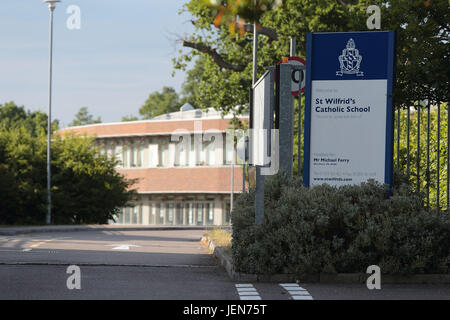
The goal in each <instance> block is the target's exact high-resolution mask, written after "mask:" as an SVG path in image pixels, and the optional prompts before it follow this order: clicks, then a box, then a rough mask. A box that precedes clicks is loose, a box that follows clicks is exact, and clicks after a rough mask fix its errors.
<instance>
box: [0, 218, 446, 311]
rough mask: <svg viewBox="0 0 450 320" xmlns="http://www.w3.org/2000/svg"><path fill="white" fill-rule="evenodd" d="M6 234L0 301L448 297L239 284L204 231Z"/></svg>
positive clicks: (428, 292) (387, 288)
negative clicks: (75, 271)
mask: <svg viewBox="0 0 450 320" xmlns="http://www.w3.org/2000/svg"><path fill="white" fill-rule="evenodd" d="M4 229H5V228H0V231H4ZM7 229H9V231H13V232H11V233H10V234H7V235H5V233H3V235H0V299H2V300H53V299H63V300H73V299H76V300H78V299H83V300H85V299H88V300H98V299H107V300H117V299H121V300H128V299H133V300H136V299H138V300H216V301H217V300H227V301H228V300H230V301H232V300H234V301H237V300H248V299H251V300H286V301H287V300H291V301H292V300H398V299H402V300H405V299H406V300H418V299H420V300H429V299H433V300H450V286H448V285H423V284H417V285H412V284H410V285H388V284H382V288H381V290H368V289H367V287H366V286H365V285H364V284H321V283H318V284H317V283H316V284H314V283H298V284H297V283H261V282H257V283H248V282H246V283H240V282H236V281H233V280H231V279H230V278H229V277H228V275H227V273H226V271H225V269H224V268H223V267H221V266H219V265H218V264H217V261H216V260H215V259H214V258H213V257H212V255H211V254H209V253H208V251H207V249H206V248H205V247H204V246H203V245H202V244H201V243H200V239H201V237H202V236H203V235H204V234H205V233H206V230H205V229H204V228H145V227H139V228H132V227H120V226H107V227H104V226H96V227H91V226H89V227H88V228H87V229H83V230H78V229H75V228H72V229H71V228H69V227H67V226H61V227H57V226H52V228H48V227H47V228H46V227H41V229H39V227H33V231H32V232H31V231H30V230H25V231H27V232H23V231H24V230H23V228H7ZM69 266H78V267H79V270H80V273H79V283H80V289H76V288H75V289H69V287H68V283H69V282H70V281H71V279H72V280H73V278H72V276H73V275H74V274H73V273H71V272H69V273H68V271H69V270H68V267H69ZM292 302H294V301H292Z"/></svg>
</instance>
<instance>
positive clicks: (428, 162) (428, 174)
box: [427, 100, 430, 208]
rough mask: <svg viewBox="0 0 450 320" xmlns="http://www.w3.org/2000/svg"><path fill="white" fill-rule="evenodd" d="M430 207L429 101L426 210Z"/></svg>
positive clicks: (428, 114) (428, 115)
mask: <svg viewBox="0 0 450 320" xmlns="http://www.w3.org/2000/svg"><path fill="white" fill-rule="evenodd" d="M429 207H430V100H428V104H427V208H429Z"/></svg>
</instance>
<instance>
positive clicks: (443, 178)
mask: <svg viewBox="0 0 450 320" xmlns="http://www.w3.org/2000/svg"><path fill="white" fill-rule="evenodd" d="M448 119H449V106H448V102H445V103H442V102H437V101H418V102H416V103H415V104H414V105H413V106H408V107H403V108H398V109H397V110H396V113H395V123H396V125H395V126H394V128H395V129H394V130H395V132H394V137H395V141H394V150H395V153H394V165H395V167H396V169H397V170H400V171H403V172H404V173H406V175H407V177H408V179H409V180H410V182H411V183H412V184H413V185H414V186H415V189H416V191H421V192H424V193H425V194H426V206H427V207H430V208H439V209H445V210H447V211H448V208H449V172H450V171H449V163H450V162H449V137H450V134H449V132H450V131H449V125H448Z"/></svg>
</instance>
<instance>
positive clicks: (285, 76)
mask: <svg viewBox="0 0 450 320" xmlns="http://www.w3.org/2000/svg"><path fill="white" fill-rule="evenodd" d="M279 71H280V72H279V73H278V74H277V81H278V79H279V82H277V84H279V87H280V88H279V96H278V99H279V115H280V117H279V128H280V134H279V139H280V140H279V141H280V143H279V154H280V162H279V167H280V170H282V171H284V172H285V173H286V174H287V175H288V177H289V178H292V167H293V164H292V160H293V140H294V97H293V96H292V94H291V92H292V85H291V72H292V67H291V65H289V64H285V63H282V64H280V65H279Z"/></svg>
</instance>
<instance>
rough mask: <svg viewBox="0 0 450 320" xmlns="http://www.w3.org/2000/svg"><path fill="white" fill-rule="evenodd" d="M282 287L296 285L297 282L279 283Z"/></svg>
mask: <svg viewBox="0 0 450 320" xmlns="http://www.w3.org/2000/svg"><path fill="white" fill-rule="evenodd" d="M280 286H282V287H298V284H297V283H280Z"/></svg>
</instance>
